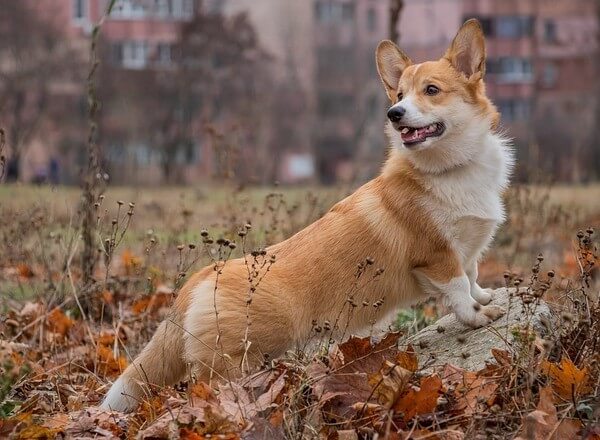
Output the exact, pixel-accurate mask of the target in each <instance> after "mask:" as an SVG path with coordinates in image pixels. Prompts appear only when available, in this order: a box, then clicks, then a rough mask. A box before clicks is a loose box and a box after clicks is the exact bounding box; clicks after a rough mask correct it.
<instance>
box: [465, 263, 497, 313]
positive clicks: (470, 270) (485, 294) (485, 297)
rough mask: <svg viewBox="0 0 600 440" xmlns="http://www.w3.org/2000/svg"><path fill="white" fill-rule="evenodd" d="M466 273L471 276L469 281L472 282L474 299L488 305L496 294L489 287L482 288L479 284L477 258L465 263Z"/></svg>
mask: <svg viewBox="0 0 600 440" xmlns="http://www.w3.org/2000/svg"><path fill="white" fill-rule="evenodd" d="M465 273H466V274H467V276H468V277H469V283H470V284H471V296H472V297H473V299H474V300H475V301H477V302H478V303H479V304H481V305H484V306H486V305H488V304H489V303H490V302H491V301H492V298H493V297H494V295H493V294H492V293H491V292H490V291H488V290H487V289H486V290H484V289H482V288H481V286H480V285H479V284H477V275H478V270H477V260H473V261H471V262H469V263H467V264H465Z"/></svg>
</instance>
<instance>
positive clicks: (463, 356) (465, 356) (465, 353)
mask: <svg viewBox="0 0 600 440" xmlns="http://www.w3.org/2000/svg"><path fill="white" fill-rule="evenodd" d="M460 355H461V356H462V358H463V359H467V358H468V357H469V356H471V353H467V352H466V351H463V352H462V353H461V354H460Z"/></svg>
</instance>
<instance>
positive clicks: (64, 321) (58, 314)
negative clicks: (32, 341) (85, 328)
mask: <svg viewBox="0 0 600 440" xmlns="http://www.w3.org/2000/svg"><path fill="white" fill-rule="evenodd" d="M46 322H47V324H48V329H49V330H50V331H51V332H53V333H58V334H59V335H61V336H66V334H67V333H68V332H69V330H70V329H71V327H73V325H74V324H75V322H74V321H73V320H72V319H71V318H69V317H68V316H67V315H65V313H64V312H63V311H62V310H61V309H59V308H58V307H56V308H55V309H54V310H52V311H51V312H50V314H49V315H48V318H47V319H46Z"/></svg>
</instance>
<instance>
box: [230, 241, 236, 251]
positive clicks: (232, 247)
mask: <svg viewBox="0 0 600 440" xmlns="http://www.w3.org/2000/svg"><path fill="white" fill-rule="evenodd" d="M236 247H237V245H236V244H235V243H229V249H231V250H234V249H235V248H236Z"/></svg>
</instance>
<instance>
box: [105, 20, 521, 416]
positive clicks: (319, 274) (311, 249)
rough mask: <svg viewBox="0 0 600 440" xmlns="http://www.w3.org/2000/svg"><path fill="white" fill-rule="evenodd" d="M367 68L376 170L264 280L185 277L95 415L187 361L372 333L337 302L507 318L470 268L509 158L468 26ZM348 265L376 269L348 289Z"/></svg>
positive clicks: (497, 206) (230, 271) (123, 407)
mask: <svg viewBox="0 0 600 440" xmlns="http://www.w3.org/2000/svg"><path fill="white" fill-rule="evenodd" d="M376 62H377V68H378V71H379V75H380V77H381V80H382V82H383V86H384V89H385V92H386V94H387V96H388V97H389V99H390V101H391V107H390V108H389V110H388V112H387V117H388V119H389V120H388V121H387V134H388V136H389V139H390V142H391V150H390V153H389V157H388V159H387V161H386V163H385V165H384V166H383V169H382V172H381V174H380V175H379V176H378V177H376V178H375V179H373V180H371V181H370V182H368V183H366V184H365V185H363V186H362V187H360V188H359V189H358V190H357V191H356V192H355V193H353V194H352V195H350V196H348V197H346V198H345V199H344V200H342V201H340V202H338V203H337V204H336V205H334V206H333V207H332V208H331V210H330V211H329V212H328V213H327V214H325V215H324V216H323V217H321V218H320V219H319V220H317V221H316V222H314V223H313V224H311V225H309V226H307V227H306V228H305V229H303V230H301V231H300V232H298V233H297V234H295V235H294V236H292V237H291V238H289V239H287V240H285V241H283V242H281V243H278V244H275V245H273V246H271V247H269V248H267V249H266V252H267V255H274V256H275V257H276V261H275V262H274V263H273V264H272V265H271V266H270V268H269V271H268V273H266V274H265V275H264V277H262V278H261V280H260V283H254V284H252V283H251V282H250V281H249V268H248V264H247V262H246V260H245V259H244V258H240V259H236V260H230V261H227V262H226V264H224V265H220V266H219V267H218V268H217V270H215V267H214V266H208V267H205V268H204V269H202V270H200V271H199V272H197V273H196V274H194V275H193V276H192V277H191V278H190V279H189V280H188V281H187V282H186V284H185V285H184V286H183V287H182V289H181V290H180V292H179V295H178V296H177V298H176V300H175V302H174V305H173V307H172V310H171V312H170V314H169V316H168V318H167V319H166V320H165V321H164V322H162V323H161V324H160V326H159V327H158V329H157V331H156V333H155V334H154V336H153V337H152V339H151V340H150V342H149V343H148V344H147V346H146V347H145V348H144V349H143V350H142V352H141V354H140V355H139V356H138V357H137V358H136V359H135V360H134V361H133V363H132V364H131V365H129V367H128V368H127V369H126V370H125V371H124V373H123V374H122V375H121V377H120V378H119V379H118V380H117V381H116V382H115V383H114V384H113V386H112V388H111V389H110V391H109V392H108V394H107V396H106V398H105V400H104V402H103V403H102V406H103V408H105V409H111V410H119V411H128V410H132V409H133V408H135V407H136V406H137V404H138V403H139V402H140V400H142V399H143V398H144V397H145V396H146V393H148V392H149V390H150V388H149V385H158V386H163V385H170V384H174V383H176V382H178V381H180V380H181V379H183V378H184V377H185V376H186V373H189V372H190V370H188V367H190V366H191V368H193V370H191V371H193V374H194V376H195V377H196V378H197V379H199V380H205V381H207V380H209V379H214V378H217V379H218V378H226V379H229V378H231V377H232V376H235V375H239V374H241V372H242V370H244V367H252V366H259V365H261V364H262V363H263V362H264V359H265V357H266V356H267V355H268V356H269V357H270V358H273V357H276V356H280V355H282V354H284V353H285V352H286V351H287V350H289V349H293V348H294V347H295V346H298V345H302V344H304V343H305V342H306V341H307V340H309V339H310V338H311V337H312V336H314V331H315V326H323V325H326V327H325V328H331V331H332V333H333V332H334V331H337V330H339V329H340V328H341V327H345V328H344V334H346V333H345V332H346V330H347V331H348V332H349V333H350V332H353V333H355V332H358V331H360V330H361V329H364V328H368V327H369V325H371V324H372V321H373V319H374V318H373V312H372V311H373V307H369V308H368V313H367V312H365V313H360V310H357V311H356V313H354V315H353V316H352V319H348V322H347V323H342V322H340V320H339V319H337V318H338V317H339V316H340V311H341V310H344V308H345V307H348V308H352V307H357V308H359V309H360V307H362V306H363V305H367V304H368V305H370V306H372V305H373V304H374V303H375V304H376V306H377V308H378V309H377V310H378V316H381V317H383V316H386V315H390V314H393V313H394V311H396V310H397V309H398V308H400V307H407V306H409V305H411V304H414V303H416V302H419V301H422V300H424V299H426V298H428V297H430V296H432V295H441V297H442V298H443V302H444V304H445V305H446V306H447V307H448V308H449V310H451V311H452V312H453V313H455V315H456V318H457V319H458V320H459V321H461V322H462V323H464V324H465V325H466V326H469V327H480V326H485V325H488V324H489V323H491V322H492V321H494V320H495V319H497V318H499V317H500V316H502V315H503V313H504V310H503V309H502V308H501V307H499V306H497V305H493V304H491V301H492V299H493V298H492V294H491V292H490V291H488V290H484V289H482V288H481V287H480V286H479V285H478V284H477V264H478V260H479V259H480V257H481V255H482V252H483V251H484V250H485V249H486V248H487V246H488V245H489V244H490V242H491V240H492V237H493V235H494V232H495V231H496V228H497V226H498V225H499V224H500V223H501V222H502V221H503V218H504V207H503V203H502V193H503V191H504V189H505V188H506V187H507V185H508V179H509V174H510V170H511V166H512V163H513V159H512V153H511V147H510V145H509V142H508V141H507V140H506V139H505V138H503V137H502V136H501V135H500V134H499V133H498V122H499V114H498V112H497V110H496V108H495V107H494V105H493V104H492V103H491V101H490V100H489V99H488V98H487V97H486V94H485V85H484V81H483V77H484V73H485V72H484V71H485V45H484V36H483V32H482V30H481V27H480V25H479V23H478V22H477V21H476V20H469V21H467V22H466V23H465V24H464V25H463V26H462V27H461V28H460V30H459V31H458V33H457V35H456V36H455V38H454V40H453V41H452V43H451V45H450V47H449V49H448V50H447V52H446V53H445V54H444V56H443V57H442V58H441V59H439V60H437V61H428V62H424V63H421V64H414V63H413V62H412V61H411V60H410V58H409V57H408V56H407V55H406V54H405V53H404V52H402V51H401V50H400V49H399V48H398V47H397V46H396V45H395V44H394V43H393V42H391V41H383V42H381V43H380V44H379V46H378V47H377V50H376ZM357 264H359V268H360V267H362V268H363V269H364V268H366V267H367V266H369V267H370V268H372V269H373V271H375V268H379V267H381V268H383V269H385V270H382V269H379V270H377V276H373V277H372V282H369V283H366V284H367V285H366V286H364V289H362V290H360V289H358V290H357V289H356V285H357V284H356V279H357V276H356V273H357ZM365 270H366V269H365ZM352 292H353V293H352ZM249 298H251V301H249ZM365 310H367V309H365ZM348 313H350V312H348ZM344 316H345V315H344ZM324 323H327V324H324ZM332 327H333V328H332ZM349 333H348V334H349ZM338 334H339V333H338Z"/></svg>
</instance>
